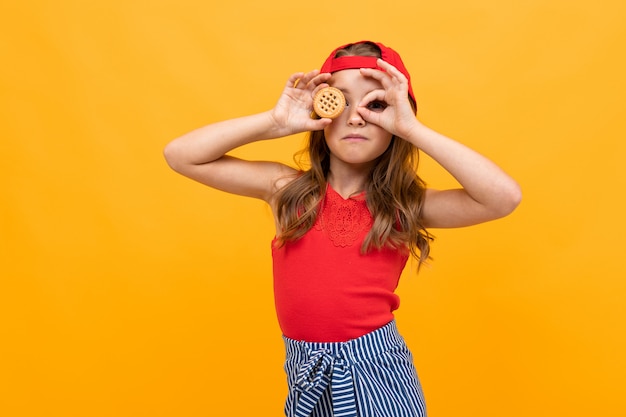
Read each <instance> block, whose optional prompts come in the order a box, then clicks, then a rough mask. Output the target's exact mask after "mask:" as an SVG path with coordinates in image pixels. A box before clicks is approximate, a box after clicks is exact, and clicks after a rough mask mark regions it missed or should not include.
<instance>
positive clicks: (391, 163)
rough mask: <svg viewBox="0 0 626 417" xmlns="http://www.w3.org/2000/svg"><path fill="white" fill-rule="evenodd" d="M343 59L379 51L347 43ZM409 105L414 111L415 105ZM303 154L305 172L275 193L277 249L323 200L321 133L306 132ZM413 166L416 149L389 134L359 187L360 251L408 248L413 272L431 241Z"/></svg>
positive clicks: (307, 224) (325, 154) (300, 231)
mask: <svg viewBox="0 0 626 417" xmlns="http://www.w3.org/2000/svg"><path fill="white" fill-rule="evenodd" d="M345 55H359V56H376V57H380V56H381V54H380V49H379V48H378V47H377V46H376V45H375V44H372V43H360V44H355V45H350V46H349V47H347V48H346V49H342V50H340V51H338V52H337V54H336V56H338V57H339V56H345ZM410 101H411V104H412V106H413V108H414V109H415V108H416V107H415V103H414V102H413V100H410ZM305 154H307V156H308V160H309V161H308V162H309V164H310V169H308V170H305V171H302V172H301V173H300V175H298V177H297V178H295V179H294V180H293V181H291V182H290V183H289V184H287V185H286V186H285V187H283V188H282V189H280V190H279V191H278V194H277V195H276V203H277V205H276V206H277V216H278V224H279V227H280V231H279V233H278V236H277V244H278V245H279V246H282V245H284V244H285V243H286V242H289V241H294V240H297V239H299V238H300V237H302V236H303V235H304V234H305V233H306V232H307V231H308V230H309V229H310V228H311V227H313V224H314V223H315V220H316V218H317V215H318V210H319V207H320V203H321V201H322V199H323V198H324V193H325V189H326V182H327V178H328V172H329V169H330V150H329V149H328V146H327V145H326V140H325V137H324V131H322V130H320V131H315V132H311V133H310V135H309V138H308V147H307V148H306V149H304V150H302V151H300V152H299V153H298V154H297V155H301V156H303V155H305ZM418 162H419V154H418V151H417V148H415V147H414V146H413V145H412V144H410V143H409V142H407V141H405V140H403V139H401V138H399V137H395V136H394V137H393V138H392V140H391V143H390V145H389V147H388V148H387V150H386V151H385V152H384V153H383V154H382V155H381V156H380V157H379V159H378V161H377V163H376V165H375V166H374V168H373V169H372V171H371V173H370V176H369V179H368V181H367V184H366V189H365V191H366V194H365V198H366V202H367V207H368V209H369V210H370V212H371V213H372V218H373V220H374V222H373V225H372V228H371V230H370V231H369V233H368V235H367V236H366V237H365V240H364V241H363V245H362V247H361V251H362V252H363V253H365V252H367V251H369V250H371V249H373V248H376V249H380V248H382V247H384V246H390V247H394V248H406V247H408V248H409V249H410V251H411V253H412V255H413V256H414V257H415V258H417V259H418V260H419V264H418V268H419V266H421V264H422V263H423V262H424V261H425V260H426V259H428V257H429V252H430V241H432V239H433V238H432V236H431V235H430V233H429V232H428V231H427V230H426V229H425V228H424V226H423V223H422V219H421V209H422V204H423V202H424V191H425V188H426V187H425V184H424V182H423V181H422V180H421V179H420V178H419V177H418V175H417V173H416V172H417V166H418Z"/></svg>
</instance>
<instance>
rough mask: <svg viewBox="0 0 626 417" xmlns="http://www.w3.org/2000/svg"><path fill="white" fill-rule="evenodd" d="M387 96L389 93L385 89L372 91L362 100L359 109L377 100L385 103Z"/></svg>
mask: <svg viewBox="0 0 626 417" xmlns="http://www.w3.org/2000/svg"><path fill="white" fill-rule="evenodd" d="M386 95H387V93H386V91H385V90H383V89H376V90H373V91H370V92H369V93H367V94H366V95H365V96H364V97H363V99H361V102H360V103H359V107H366V106H367V105H368V104H370V103H371V102H372V101H376V100H379V101H385V97H386Z"/></svg>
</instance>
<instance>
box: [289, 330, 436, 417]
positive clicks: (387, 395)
mask: <svg viewBox="0 0 626 417" xmlns="http://www.w3.org/2000/svg"><path fill="white" fill-rule="evenodd" d="M283 338H284V340H285V346H286V350H287V359H286V361H285V372H286V373H287V382H288V384H289V394H288V396H287V401H286V404H285V415H286V416H287V417H425V416H426V406H425V403H424V394H423V393H422V387H421V385H420V382H419V379H418V377H417V373H416V371H415V367H414V365H413V357H412V355H411V352H410V351H409V350H408V348H407V346H406V344H405V342H404V339H403V338H402V336H400V334H399V333H398V330H397V328H396V323H395V321H392V322H390V323H389V324H387V325H385V326H383V327H381V328H380V329H378V330H375V331H373V332H371V333H368V334H366V335H364V336H361V337H359V338H357V339H353V340H350V341H347V342H337V343H334V342H302V341H296V340H293V339H289V338H287V337H283Z"/></svg>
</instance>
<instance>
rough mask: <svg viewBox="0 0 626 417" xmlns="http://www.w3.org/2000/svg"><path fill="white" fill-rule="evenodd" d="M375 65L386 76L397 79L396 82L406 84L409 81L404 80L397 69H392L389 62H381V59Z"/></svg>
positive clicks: (404, 77) (403, 76)
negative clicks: (384, 72) (383, 71)
mask: <svg viewBox="0 0 626 417" xmlns="http://www.w3.org/2000/svg"><path fill="white" fill-rule="evenodd" d="M377 63H378V66H379V67H380V68H382V69H384V70H385V71H386V72H387V73H388V74H390V75H391V76H393V77H394V78H397V79H398V80H400V81H402V82H407V83H408V81H409V80H408V79H407V78H406V76H405V75H404V74H403V73H402V72H401V71H400V70H399V69H398V68H396V67H394V66H393V65H391V64H390V63H389V62H387V61H383V60H382V59H380V58H379V59H378V61H377Z"/></svg>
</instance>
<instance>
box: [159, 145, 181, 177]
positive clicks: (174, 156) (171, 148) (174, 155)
mask: <svg viewBox="0 0 626 417" xmlns="http://www.w3.org/2000/svg"><path fill="white" fill-rule="evenodd" d="M163 157H164V158H165V162H167V165H169V167H170V168H172V169H173V170H174V171H176V172H180V170H181V167H182V165H183V164H182V163H181V156H180V150H179V149H178V146H177V144H176V142H170V143H168V144H167V145H165V148H163Z"/></svg>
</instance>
